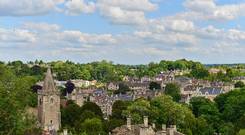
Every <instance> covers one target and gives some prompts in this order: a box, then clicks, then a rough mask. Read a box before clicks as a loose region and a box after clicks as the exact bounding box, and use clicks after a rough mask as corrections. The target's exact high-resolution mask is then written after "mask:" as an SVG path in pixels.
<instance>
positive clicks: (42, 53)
mask: <svg viewBox="0 0 245 135" xmlns="http://www.w3.org/2000/svg"><path fill="white" fill-rule="evenodd" d="M181 58H186V59H191V60H196V61H201V62H203V63H245V0H0V60H1V61H12V60H24V61H30V60H35V59H42V60H45V61H51V60H72V61H75V62H80V63H84V62H91V61H97V60H102V59H105V60H111V61H114V62H115V63H126V64H139V63H141V64H144V63H148V62H150V61H155V62H157V61H160V60H162V59H165V60H176V59H181Z"/></svg>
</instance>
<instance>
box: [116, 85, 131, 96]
mask: <svg viewBox="0 0 245 135" xmlns="http://www.w3.org/2000/svg"><path fill="white" fill-rule="evenodd" d="M128 91H130V88H129V87H128V85H126V84H124V83H119V89H118V90H116V91H115V92H114V94H120V93H121V94H126V93H127V92H128Z"/></svg>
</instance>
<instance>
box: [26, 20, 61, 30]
mask: <svg viewBox="0 0 245 135" xmlns="http://www.w3.org/2000/svg"><path fill="white" fill-rule="evenodd" d="M22 28H23V29H29V30H35V31H41V32H49V31H58V30H59V29H60V26H59V25H57V24H48V23H34V22H26V23H24V24H23V26H22Z"/></svg>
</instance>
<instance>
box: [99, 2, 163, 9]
mask: <svg viewBox="0 0 245 135" xmlns="http://www.w3.org/2000/svg"><path fill="white" fill-rule="evenodd" d="M98 5H99V6H102V5H103V6H106V7H120V8H121V9H124V10H129V11H154V10H156V9H157V8H158V5H157V4H153V3H151V2H150V1H149V0H98Z"/></svg>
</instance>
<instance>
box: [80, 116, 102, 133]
mask: <svg viewBox="0 0 245 135" xmlns="http://www.w3.org/2000/svg"><path fill="white" fill-rule="evenodd" d="M81 129H82V132H81V133H84V132H85V133H87V134H88V135H99V134H105V133H104V130H103V125H102V121H101V120H100V119H98V118H92V119H86V120H85V121H84V122H83V123H82V124H81Z"/></svg>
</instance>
